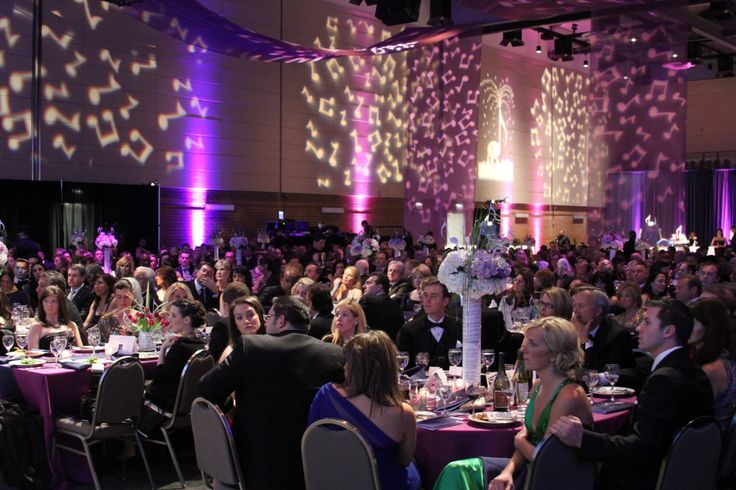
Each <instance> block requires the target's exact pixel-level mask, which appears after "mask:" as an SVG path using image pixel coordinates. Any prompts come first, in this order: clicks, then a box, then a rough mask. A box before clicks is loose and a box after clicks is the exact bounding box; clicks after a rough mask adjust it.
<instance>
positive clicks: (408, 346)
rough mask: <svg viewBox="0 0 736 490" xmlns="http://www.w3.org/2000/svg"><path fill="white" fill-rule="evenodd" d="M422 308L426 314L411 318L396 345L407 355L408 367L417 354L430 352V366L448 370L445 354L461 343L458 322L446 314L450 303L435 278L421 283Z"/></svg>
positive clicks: (443, 286) (445, 288) (447, 360)
mask: <svg viewBox="0 0 736 490" xmlns="http://www.w3.org/2000/svg"><path fill="white" fill-rule="evenodd" d="M421 290H422V307H423V309H424V312H425V313H426V315H424V316H421V317H419V318H415V319H412V320H411V321H409V322H407V323H405V324H404V325H403V326H402V327H401V329H400V330H399V335H398V337H397V339H396V344H397V346H398V348H399V350H400V351H406V352H408V353H409V364H410V365H412V366H413V365H414V359H415V357H416V354H417V352H429V365H430V366H438V367H441V368H443V369H448V368H449V367H450V361H449V359H448V357H447V351H448V350H449V349H452V348H455V347H457V346H458V345H459V344H460V341H461V340H462V326H461V325H460V322H458V321H457V320H455V319H454V318H451V317H449V316H447V315H446V314H445V310H446V309H447V305H448V304H449V303H450V292H449V291H448V290H447V287H446V286H445V285H444V284H442V283H441V282H440V281H439V279H437V278H436V277H435V276H431V277H427V278H426V279H424V280H422V284H421Z"/></svg>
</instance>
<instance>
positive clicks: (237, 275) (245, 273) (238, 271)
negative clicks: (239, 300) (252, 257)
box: [233, 265, 253, 288]
mask: <svg viewBox="0 0 736 490" xmlns="http://www.w3.org/2000/svg"><path fill="white" fill-rule="evenodd" d="M233 282H240V283H242V284H245V285H246V286H248V288H252V287H253V278H252V277H251V276H250V271H249V270H248V268H247V267H245V266H243V265H236V266H235V267H233Z"/></svg>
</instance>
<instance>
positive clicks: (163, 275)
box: [155, 265, 177, 303]
mask: <svg viewBox="0 0 736 490" xmlns="http://www.w3.org/2000/svg"><path fill="white" fill-rule="evenodd" d="M155 281H156V287H157V288H158V289H157V290H156V297H158V300H159V301H160V302H162V303H163V302H164V301H165V299H164V298H166V291H167V290H168V289H169V288H170V287H171V285H172V284H174V283H176V281H177V279H176V271H175V270H174V268H173V267H169V266H168V265H162V266H161V267H159V268H158V269H156V279H155Z"/></svg>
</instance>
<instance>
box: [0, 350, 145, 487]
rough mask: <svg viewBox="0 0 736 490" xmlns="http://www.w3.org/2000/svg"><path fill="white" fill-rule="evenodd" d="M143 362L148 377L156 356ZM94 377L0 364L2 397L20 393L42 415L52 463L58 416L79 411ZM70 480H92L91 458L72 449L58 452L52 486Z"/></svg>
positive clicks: (80, 373) (0, 392)
mask: <svg viewBox="0 0 736 490" xmlns="http://www.w3.org/2000/svg"><path fill="white" fill-rule="evenodd" d="M141 364H142V365H143V369H144V371H145V372H146V375H147V376H148V375H150V374H152V373H153V371H154V370H155V368H156V359H147V360H143V361H141ZM91 379H92V374H91V373H90V371H89V370H85V371H73V370H71V369H64V368H49V367H43V368H34V369H22V368H20V369H19V368H11V367H8V366H2V367H0V397H2V398H10V397H12V396H13V395H17V394H19V395H20V396H21V397H22V399H23V402H24V403H25V405H26V406H27V407H28V408H30V409H31V410H34V411H38V413H39V415H40V416H41V419H42V420H43V435H44V439H45V443H46V456H47V458H48V460H49V462H50V461H51V441H52V436H53V434H54V418H55V417H59V416H61V415H68V414H76V413H77V412H78V409H79V402H80V399H81V397H82V395H84V394H85V393H87V392H88V391H89V388H90V381H91ZM68 479H73V480H76V481H80V482H83V483H92V475H91V474H90V472H89V468H88V466H87V460H86V459H85V458H84V457H83V456H79V455H76V454H73V453H70V452H68V451H57V458H56V464H55V465H54V466H53V467H52V488H56V489H64V488H66V486H67V480H68Z"/></svg>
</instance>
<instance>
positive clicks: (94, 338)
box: [87, 329, 101, 351]
mask: <svg viewBox="0 0 736 490" xmlns="http://www.w3.org/2000/svg"><path fill="white" fill-rule="evenodd" d="M87 340H88V341H89V345H91V346H92V350H93V351H95V350H96V347H97V346H98V345H100V340H101V338H100V331H99V330H96V329H94V330H88V331H87Z"/></svg>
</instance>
